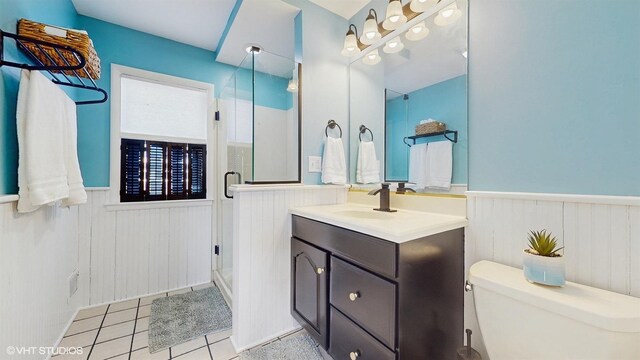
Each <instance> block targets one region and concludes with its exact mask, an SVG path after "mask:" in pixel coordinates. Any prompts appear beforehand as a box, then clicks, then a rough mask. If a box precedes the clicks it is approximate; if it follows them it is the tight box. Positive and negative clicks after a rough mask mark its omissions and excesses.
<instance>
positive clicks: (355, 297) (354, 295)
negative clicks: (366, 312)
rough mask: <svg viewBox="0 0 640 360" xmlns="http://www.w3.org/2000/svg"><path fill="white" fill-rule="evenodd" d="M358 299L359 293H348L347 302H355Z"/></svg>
mask: <svg viewBox="0 0 640 360" xmlns="http://www.w3.org/2000/svg"><path fill="white" fill-rule="evenodd" d="M359 297H360V292H359V291H356V292H352V293H349V300H351V301H356V300H357V299H358V298H359Z"/></svg>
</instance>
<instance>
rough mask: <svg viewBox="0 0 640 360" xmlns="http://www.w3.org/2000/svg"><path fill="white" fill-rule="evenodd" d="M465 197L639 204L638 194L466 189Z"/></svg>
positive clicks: (625, 204)
mask: <svg viewBox="0 0 640 360" xmlns="http://www.w3.org/2000/svg"><path fill="white" fill-rule="evenodd" d="M466 195H467V197H485V198H487V197H488V198H497V199H519V200H538V201H558V202H572V203H588V204H605V205H622V206H640V196H616V195H588V194H550V193H529V192H501V191H467V192H466Z"/></svg>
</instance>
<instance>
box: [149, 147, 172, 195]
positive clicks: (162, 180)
mask: <svg viewBox="0 0 640 360" xmlns="http://www.w3.org/2000/svg"><path fill="white" fill-rule="evenodd" d="M166 148H167V147H166V145H165V144H164V143H161V142H150V141H147V149H148V150H147V151H148V153H147V154H148V155H147V178H148V182H147V197H146V200H164V199H165V198H166V195H167V191H166V188H167V186H166V172H167V169H166V168H167V167H166V161H165V153H166Z"/></svg>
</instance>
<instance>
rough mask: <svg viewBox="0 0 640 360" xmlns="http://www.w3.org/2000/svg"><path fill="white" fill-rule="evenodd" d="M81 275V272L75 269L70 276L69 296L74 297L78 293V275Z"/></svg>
mask: <svg viewBox="0 0 640 360" xmlns="http://www.w3.org/2000/svg"><path fill="white" fill-rule="evenodd" d="M79 276H80V273H79V272H78V270H75V271H74V272H73V273H72V274H71V276H69V297H72V296H73V294H75V293H76V291H78V277H79Z"/></svg>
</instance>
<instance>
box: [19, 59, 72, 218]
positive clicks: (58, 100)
mask: <svg viewBox="0 0 640 360" xmlns="http://www.w3.org/2000/svg"><path fill="white" fill-rule="evenodd" d="M25 72H26V70H23V73H22V75H21V85H20V91H19V95H18V104H17V109H16V122H17V128H18V129H19V130H18V142H19V145H18V146H19V151H20V154H19V160H18V167H19V170H18V173H19V176H18V180H19V183H18V186H19V188H20V191H19V195H20V199H19V200H18V211H19V212H30V211H34V210H36V209H37V208H38V206H40V205H45V204H50V203H53V202H55V201H58V200H61V199H64V198H67V197H68V196H69V186H68V184H67V167H66V161H65V143H66V141H65V140H66V138H67V135H66V134H65V128H66V123H67V118H66V116H67V109H66V105H65V98H67V95H66V94H65V93H64V92H63V91H62V90H60V89H59V88H58V87H57V86H56V85H55V84H53V83H52V82H51V81H50V80H49V79H47V78H46V77H45V76H44V75H42V74H41V73H40V72H38V71H33V72H30V73H28V72H27V73H26V74H25ZM27 83H28V85H26V86H25V84H27Z"/></svg>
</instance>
